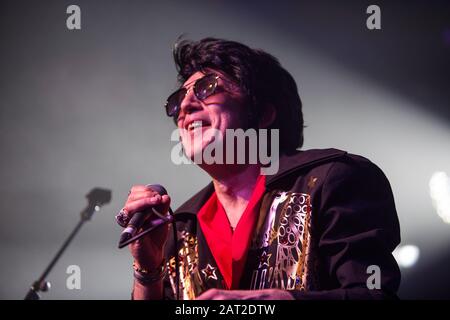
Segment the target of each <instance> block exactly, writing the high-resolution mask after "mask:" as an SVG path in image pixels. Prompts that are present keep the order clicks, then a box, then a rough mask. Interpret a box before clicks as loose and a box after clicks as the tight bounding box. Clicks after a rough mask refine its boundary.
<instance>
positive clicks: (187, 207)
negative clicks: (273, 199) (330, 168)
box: [175, 148, 347, 214]
mask: <svg viewBox="0 0 450 320" xmlns="http://www.w3.org/2000/svg"><path fill="white" fill-rule="evenodd" d="M345 154H347V152H346V151H342V150H338V149H333V148H330V149H310V150H304V151H303V150H302V151H296V152H294V153H292V154H288V155H282V156H280V159H279V170H278V172H277V173H276V174H274V175H270V176H267V177H266V189H267V188H270V187H271V186H272V185H273V184H274V183H275V182H277V181H279V180H280V179H283V178H285V177H287V176H289V175H291V174H293V173H295V172H297V171H299V170H301V169H305V168H307V167H312V166H316V165H318V164H321V163H325V162H328V161H329V160H331V159H336V158H339V157H342V156H344V155H345ZM213 192H214V185H213V183H212V182H210V183H209V184H208V185H207V186H206V187H204V188H203V189H202V190H200V191H199V192H197V193H196V194H195V195H194V196H192V197H191V198H190V199H189V200H188V201H186V202H185V203H184V204H183V205H181V206H180V207H179V208H178V209H177V210H176V211H175V214H183V213H188V214H189V213H190V214H196V213H197V212H198V211H199V210H200V208H201V207H202V206H203V204H204V203H205V202H206V201H207V200H208V199H209V197H210V196H211V194H212V193H213Z"/></svg>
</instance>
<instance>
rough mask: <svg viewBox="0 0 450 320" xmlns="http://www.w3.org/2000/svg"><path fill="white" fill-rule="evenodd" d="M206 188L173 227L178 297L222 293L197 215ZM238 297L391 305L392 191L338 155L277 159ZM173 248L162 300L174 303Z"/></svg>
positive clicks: (369, 168)
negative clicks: (283, 294) (269, 293)
mask: <svg viewBox="0 0 450 320" xmlns="http://www.w3.org/2000/svg"><path fill="white" fill-rule="evenodd" d="M213 191H214V188H213V185H212V183H210V184H209V185H207V186H206V187H205V188H204V189H202V190H201V191H200V192H198V193H197V194H196V195H194V196H193V197H192V198H191V199H189V200H188V201H187V202H186V203H184V204H183V205H182V206H181V207H180V208H179V209H178V210H176V212H175V215H176V219H177V221H178V222H177V238H178V240H177V249H178V252H179V261H178V265H179V271H180V281H179V284H180V290H179V294H180V299H194V298H195V297H197V296H198V295H199V294H201V293H202V292H203V291H205V290H207V289H209V288H224V284H223V278H222V276H221V274H220V270H219V268H218V267H217V264H216V262H215V261H214V258H213V256H212V254H211V252H210V250H209V248H208V246H207V243H206V241H205V238H204V235H203V233H202V231H201V229H200V227H199V224H198V222H197V219H196V214H197V213H198V211H199V210H200V208H201V207H202V206H203V204H204V203H205V202H206V201H207V200H208V199H209V197H210V196H211V194H212V192H213ZM259 212H260V214H259V217H258V222H257V227H256V229H255V233H254V235H253V238H252V245H251V248H250V250H249V253H248V258H247V262H246V266H245V269H244V274H243V276H242V279H241V282H240V288H241V289H264V288H280V289H284V290H289V292H291V294H292V295H293V296H294V297H295V298H297V299H372V298H393V297H396V291H397V289H398V287H399V283H400V271H399V268H398V266H397V263H396V261H395V260H394V258H393V256H392V254H391V253H392V251H393V250H394V248H395V247H396V246H397V245H398V244H399V242H400V229H399V222H398V218H397V213H396V209H395V204H394V199H393V195H392V190H391V187H390V185H389V182H388V180H387V178H386V177H385V175H384V174H383V172H382V171H381V170H380V169H379V168H378V167H377V166H376V165H375V164H373V163H372V162H370V161H369V160H367V159H365V158H363V157H361V156H357V155H352V154H349V153H347V152H345V151H341V150H336V149H323V150H319V149H315V150H307V151H299V152H296V153H294V154H291V155H284V156H281V157H280V160H279V171H278V173H277V174H275V175H271V176H267V177H266V192H265V194H264V196H263V200H262V203H261V207H260V210H259ZM173 245H174V241H173V240H169V243H168V245H167V247H166V258H167V261H168V268H169V273H168V276H167V277H166V279H165V296H166V298H169V299H172V298H174V292H175V287H176V272H175V270H176V268H175V265H176V263H175V262H176V261H175V258H174V252H175V251H174V250H175V248H174V246H173Z"/></svg>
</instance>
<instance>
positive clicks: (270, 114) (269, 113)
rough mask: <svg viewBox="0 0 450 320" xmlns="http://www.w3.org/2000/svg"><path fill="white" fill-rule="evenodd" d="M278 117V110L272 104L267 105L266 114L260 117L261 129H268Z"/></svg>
mask: <svg viewBox="0 0 450 320" xmlns="http://www.w3.org/2000/svg"><path fill="white" fill-rule="evenodd" d="M276 117H277V109H276V108H275V107H274V106H273V105H272V104H267V105H266V106H265V108H264V112H263V113H262V114H261V116H260V117H259V127H260V128H261V129H263V128H268V127H270V125H271V124H272V123H273V122H274V121H275V119H276Z"/></svg>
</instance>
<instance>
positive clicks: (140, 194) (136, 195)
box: [128, 191, 158, 201]
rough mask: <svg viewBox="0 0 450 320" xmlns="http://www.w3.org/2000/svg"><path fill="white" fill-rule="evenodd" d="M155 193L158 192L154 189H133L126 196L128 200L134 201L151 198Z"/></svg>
mask: <svg viewBox="0 0 450 320" xmlns="http://www.w3.org/2000/svg"><path fill="white" fill-rule="evenodd" d="M157 194H158V192H156V191H133V192H132V193H130V195H129V196H128V200H130V201H134V200H140V199H142V198H151V197H153V196H155V195H157Z"/></svg>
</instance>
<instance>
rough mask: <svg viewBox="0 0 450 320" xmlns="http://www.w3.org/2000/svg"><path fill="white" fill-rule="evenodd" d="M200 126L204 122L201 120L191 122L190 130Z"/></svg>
mask: <svg viewBox="0 0 450 320" xmlns="http://www.w3.org/2000/svg"><path fill="white" fill-rule="evenodd" d="M200 127H202V122H201V121H194V122H192V123H191V124H189V126H188V130H193V129H195V128H200Z"/></svg>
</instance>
